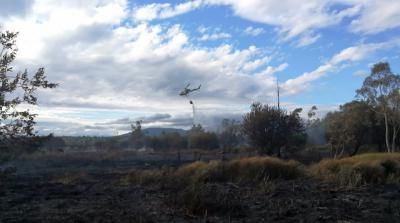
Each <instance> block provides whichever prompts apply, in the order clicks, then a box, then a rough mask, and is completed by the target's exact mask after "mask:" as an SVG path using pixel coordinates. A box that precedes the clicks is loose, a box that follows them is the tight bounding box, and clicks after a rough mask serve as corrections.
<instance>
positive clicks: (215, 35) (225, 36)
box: [199, 32, 232, 41]
mask: <svg viewBox="0 0 400 223" xmlns="http://www.w3.org/2000/svg"><path fill="white" fill-rule="evenodd" d="M231 37H232V35H231V34H229V33H224V32H221V33H211V34H203V35H202V36H201V37H200V38H199V40H200V41H208V40H219V39H230V38H231Z"/></svg>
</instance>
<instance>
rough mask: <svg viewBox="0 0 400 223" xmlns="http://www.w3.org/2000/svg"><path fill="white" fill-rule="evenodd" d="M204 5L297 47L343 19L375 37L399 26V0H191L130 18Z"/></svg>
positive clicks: (148, 7) (250, 31)
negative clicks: (220, 9)
mask: <svg viewBox="0 0 400 223" xmlns="http://www.w3.org/2000/svg"><path fill="white" fill-rule="evenodd" d="M207 5H225V6H228V7H230V8H231V9H232V11H233V13H234V14H235V15H237V16H239V17H242V18H244V19H247V20H250V21H254V22H258V23H264V24H267V25H272V26H274V27H276V30H277V32H278V35H279V36H280V39H281V41H288V40H292V39H294V38H299V40H298V41H297V46H299V47H302V46H307V45H310V44H312V43H314V42H316V41H317V40H318V39H319V38H320V34H319V33H317V31H318V30H319V29H322V28H326V27H330V26H333V25H337V24H339V23H341V22H342V21H343V20H344V18H350V21H351V22H350V25H349V30H351V31H352V32H355V33H365V34H374V33H379V32H382V31H385V30H388V29H393V28H396V27H399V26H400V2H399V1H398V0H384V1H375V0H327V1H320V0H309V1H303V2H301V3H300V2H299V1H297V0H281V1H275V0H252V1H242V0H194V1H188V2H185V3H180V4H177V5H175V6H173V5H171V4H169V3H164V4H154V3H153V4H148V5H143V6H139V7H137V9H136V10H135V11H134V16H133V17H134V18H135V19H136V20H139V21H148V20H153V19H165V18H170V17H173V16H176V15H180V14H183V13H187V12H190V11H192V10H195V9H197V8H200V7H204V6H207ZM336 6H339V7H336ZM338 8H339V9H338ZM261 32H262V29H260V28H253V27H248V28H246V30H245V33H246V34H248V35H253V36H256V35H259V34H260V33H261ZM310 33H312V35H311V34H310Z"/></svg>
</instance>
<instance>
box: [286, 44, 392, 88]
mask: <svg viewBox="0 0 400 223" xmlns="http://www.w3.org/2000/svg"><path fill="white" fill-rule="evenodd" d="M398 45H399V41H398V40H397V39H394V40H391V41H388V42H383V43H370V44H361V45H357V46H352V47H348V48H346V49H344V50H342V51H340V52H339V53H337V54H335V55H334V56H333V57H332V58H331V59H330V60H329V61H328V62H326V63H324V64H323V65H321V66H319V67H318V68H317V69H315V70H313V71H311V72H305V73H303V74H302V75H300V76H297V77H295V78H293V79H289V80H287V81H286V82H285V83H284V84H283V86H282V88H283V90H284V94H297V93H299V92H301V91H304V90H306V89H307V88H309V83H310V82H312V81H315V80H317V79H319V78H321V77H323V76H325V75H327V74H328V73H330V72H333V71H337V70H339V69H340V68H341V67H343V66H344V65H345V63H346V62H355V61H360V60H362V59H364V58H366V57H367V56H369V55H370V54H371V53H373V52H375V51H377V50H383V49H387V48H388V47H391V46H398Z"/></svg>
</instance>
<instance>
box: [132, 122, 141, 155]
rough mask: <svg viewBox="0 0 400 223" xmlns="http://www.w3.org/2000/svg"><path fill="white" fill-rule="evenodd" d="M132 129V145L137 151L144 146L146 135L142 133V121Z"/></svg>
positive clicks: (136, 123)
mask: <svg viewBox="0 0 400 223" xmlns="http://www.w3.org/2000/svg"><path fill="white" fill-rule="evenodd" d="M131 128H132V143H133V147H134V148H135V149H140V148H142V147H143V146H144V133H143V131H142V121H136V122H135V125H133V124H132V125H131Z"/></svg>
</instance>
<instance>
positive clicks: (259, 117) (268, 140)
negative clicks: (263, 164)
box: [242, 103, 306, 156]
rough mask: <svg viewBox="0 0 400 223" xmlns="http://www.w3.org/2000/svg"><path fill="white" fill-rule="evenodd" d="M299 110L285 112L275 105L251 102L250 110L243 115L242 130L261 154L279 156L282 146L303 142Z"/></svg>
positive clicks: (296, 144) (302, 127)
mask: <svg viewBox="0 0 400 223" xmlns="http://www.w3.org/2000/svg"><path fill="white" fill-rule="evenodd" d="M300 112H301V109H295V110H294V111H293V112H291V113H290V114H287V112H286V111H284V110H282V109H280V108H277V107H273V106H268V105H262V104H261V103H253V104H252V105H251V111H250V112H249V113H247V114H245V115H244V117H243V124H242V131H243V133H244V134H245V135H246V136H247V137H248V139H249V141H250V143H251V144H252V145H253V146H255V147H257V148H258V149H259V152H260V153H261V154H268V155H272V154H273V153H276V154H277V155H278V156H280V155H281V148H282V147H287V148H288V147H291V146H298V145H302V144H304V143H305V137H306V134H305V132H304V126H303V123H302V120H301V118H300V116H299V113H300Z"/></svg>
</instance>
